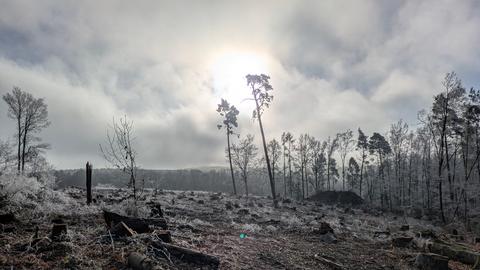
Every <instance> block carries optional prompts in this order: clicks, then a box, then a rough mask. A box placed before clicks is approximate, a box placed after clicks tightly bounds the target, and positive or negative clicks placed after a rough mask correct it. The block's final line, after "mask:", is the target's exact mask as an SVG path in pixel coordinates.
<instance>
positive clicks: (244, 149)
mask: <svg viewBox="0 0 480 270" xmlns="http://www.w3.org/2000/svg"><path fill="white" fill-rule="evenodd" d="M253 140H254V137H253V136H252V135H250V134H248V135H247V136H246V137H245V138H244V139H242V140H240V142H239V143H238V145H237V144H232V152H233V159H232V160H233V163H234V164H235V165H236V166H237V168H238V169H239V171H240V175H241V177H242V179H243V183H244V184H245V194H246V195H247V197H248V173H249V169H250V166H251V165H252V162H253V160H254V158H255V157H256V156H257V150H258V148H257V147H256V146H255V145H254V144H253Z"/></svg>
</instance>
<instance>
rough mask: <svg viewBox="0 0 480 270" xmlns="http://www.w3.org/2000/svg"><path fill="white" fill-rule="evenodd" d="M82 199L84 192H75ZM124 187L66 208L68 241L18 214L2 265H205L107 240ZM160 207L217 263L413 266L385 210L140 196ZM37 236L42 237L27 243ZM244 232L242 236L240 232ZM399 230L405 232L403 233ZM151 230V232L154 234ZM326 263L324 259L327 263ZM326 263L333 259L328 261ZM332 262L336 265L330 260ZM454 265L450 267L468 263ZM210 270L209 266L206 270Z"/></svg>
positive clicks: (132, 240)
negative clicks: (137, 258) (129, 261)
mask: <svg viewBox="0 0 480 270" xmlns="http://www.w3.org/2000/svg"><path fill="white" fill-rule="evenodd" d="M76 192H78V193H79V196H77V195H75V196H74V197H76V198H78V199H79V200H83V197H82V196H83V193H82V191H80V190H79V191H76ZM124 195H125V194H124V193H123V192H116V193H115V195H112V194H102V195H101V196H98V200H99V201H100V202H99V204H98V207H97V208H95V209H97V211H93V212H92V213H90V214H75V210H76V209H72V212H71V213H64V214H63V215H62V219H64V220H65V222H66V223H67V224H68V238H69V241H65V242H59V243H58V244H57V245H58V247H57V248H55V246H53V247H52V245H51V244H49V243H50V242H49V241H50V240H49V239H48V238H47V237H48V236H49V234H50V230H51V222H50V220H51V219H52V218H53V217H52V216H44V217H41V216H40V217H38V218H37V219H31V220H23V219H22V218H21V217H20V218H19V219H20V221H19V222H18V223H17V224H16V231H15V232H14V233H1V234H0V266H1V267H7V268H9V267H10V266H13V267H14V269H52V268H57V269H58V268H59V269H64V268H70V269H128V268H127V267H126V263H125V262H126V256H127V255H128V254H129V252H132V251H136V252H139V253H141V254H146V255H147V256H149V257H151V258H153V259H155V261H156V262H158V265H159V266H161V267H163V268H164V269H202V268H200V267H199V266H195V265H191V264H187V263H185V262H182V261H181V260H178V259H174V258H171V262H170V261H169V260H167V259H165V258H163V257H162V256H158V254H155V253H154V252H153V251H152V249H151V248H150V247H149V246H148V245H147V244H146V241H145V240H146V239H148V238H149V237H151V236H150V235H149V234H139V235H136V236H133V237H128V238H121V239H116V240H114V241H112V240H113V239H112V238H111V237H110V235H109V231H108V229H107V228H106V226H105V221H104V220H103V216H102V214H101V209H102V208H109V209H111V210H113V211H115V210H117V212H118V211H122V210H121V209H122V208H123V207H125V205H122V202H120V203H118V202H117V200H119V198H121V197H123V196H124ZM146 201H151V202H152V201H153V202H156V203H160V204H161V205H162V209H163V212H164V214H165V218H166V219H167V223H168V226H169V230H170V231H171V232H172V239H173V243H174V244H175V245H179V246H182V247H186V248H191V249H195V250H198V251H201V252H203V253H206V254H210V255H214V256H217V257H219V258H220V261H221V263H220V269H332V268H335V267H334V264H337V265H340V266H341V267H343V269H411V268H412V263H413V260H414V258H415V256H416V254H417V253H418V251H415V250H414V249H411V248H394V247H393V246H392V244H391V235H385V236H382V235H376V234H375V232H383V231H387V230H388V231H390V232H391V233H392V234H396V233H400V232H398V229H396V228H399V227H400V226H401V225H402V224H403V223H404V222H403V221H401V219H399V218H397V217H395V216H393V215H387V214H385V215H384V214H381V215H379V216H375V215H372V214H369V213H367V211H364V210H362V209H350V208H345V207H336V206H329V205H317V204H315V203H314V202H302V203H300V202H289V203H284V204H281V205H280V207H279V208H277V209H275V208H273V207H271V201H270V200H269V199H268V198H266V197H260V196H254V197H251V198H249V199H248V200H247V199H246V198H238V197H234V196H230V195H227V194H218V193H209V192H178V191H163V192H160V193H159V194H157V195H154V194H151V193H147V194H146V196H145V201H140V202H139V205H140V207H139V208H140V210H141V211H143V214H146V213H147V212H148V211H149V209H148V206H147V205H146V204H145V202H146ZM322 222H326V223H328V224H329V225H330V226H331V227H332V228H333V231H334V234H335V237H336V241H332V242H328V241H327V242H325V240H322V239H323V238H322V237H321V235H318V233H317V232H316V231H315V229H317V228H318V227H319V224H320V223H322ZM408 222H409V223H410V227H411V228H414V229H413V230H415V228H418V229H432V230H435V231H439V230H440V228H437V227H434V226H432V225H431V224H428V223H426V222H423V221H418V220H413V219H409V220H408ZM35 226H38V228H39V229H38V238H41V239H44V240H41V241H44V242H45V243H41V242H40V243H37V244H35V245H32V241H33V239H34V234H35V229H34V228H35ZM242 233H243V234H246V237H244V238H241V237H240V234H242ZM402 233H404V232H402ZM152 235H154V233H153V234H152ZM326 261H327V263H326ZM328 262H333V264H331V265H330V264H329V263H328ZM332 265H333V266H332ZM463 267H464V266H462V265H459V266H457V268H455V269H468V268H463ZM203 269H208V268H205V267H204V268H203Z"/></svg>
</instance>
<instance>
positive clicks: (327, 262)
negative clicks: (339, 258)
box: [314, 254, 344, 270]
mask: <svg viewBox="0 0 480 270" xmlns="http://www.w3.org/2000/svg"><path fill="white" fill-rule="evenodd" d="M314 258H315V259H317V260H318V261H319V262H321V263H323V264H325V265H328V266H330V267H331V268H333V269H339V270H341V269H344V267H343V265H341V264H338V263H336V262H334V261H332V260H329V259H327V258H325V257H323V256H320V255H319V254H315V256H314Z"/></svg>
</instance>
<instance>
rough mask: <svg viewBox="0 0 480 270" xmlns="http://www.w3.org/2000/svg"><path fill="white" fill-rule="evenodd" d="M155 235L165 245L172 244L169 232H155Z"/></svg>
mask: <svg viewBox="0 0 480 270" xmlns="http://www.w3.org/2000/svg"><path fill="white" fill-rule="evenodd" d="M155 235H156V236H157V237H158V238H160V240H162V241H163V242H165V243H171V242H172V234H171V233H170V231H165V230H161V231H155Z"/></svg>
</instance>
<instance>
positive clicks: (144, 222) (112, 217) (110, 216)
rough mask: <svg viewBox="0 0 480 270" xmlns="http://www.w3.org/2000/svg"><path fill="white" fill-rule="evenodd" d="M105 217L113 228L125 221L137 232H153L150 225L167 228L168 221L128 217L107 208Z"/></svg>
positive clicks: (108, 224) (106, 221) (108, 225)
mask: <svg viewBox="0 0 480 270" xmlns="http://www.w3.org/2000/svg"><path fill="white" fill-rule="evenodd" d="M103 218H104V219H105V223H107V227H108V228H112V227H113V226H115V225H116V224H118V223H120V222H123V223H125V225H127V226H128V227H129V228H130V229H132V230H134V231H135V232H137V233H147V232H151V231H152V230H151V229H150V225H152V226H156V227H160V228H162V229H167V222H166V221H165V219H164V218H135V217H126V216H122V215H119V214H116V213H113V212H109V211H106V210H104V211H103Z"/></svg>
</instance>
